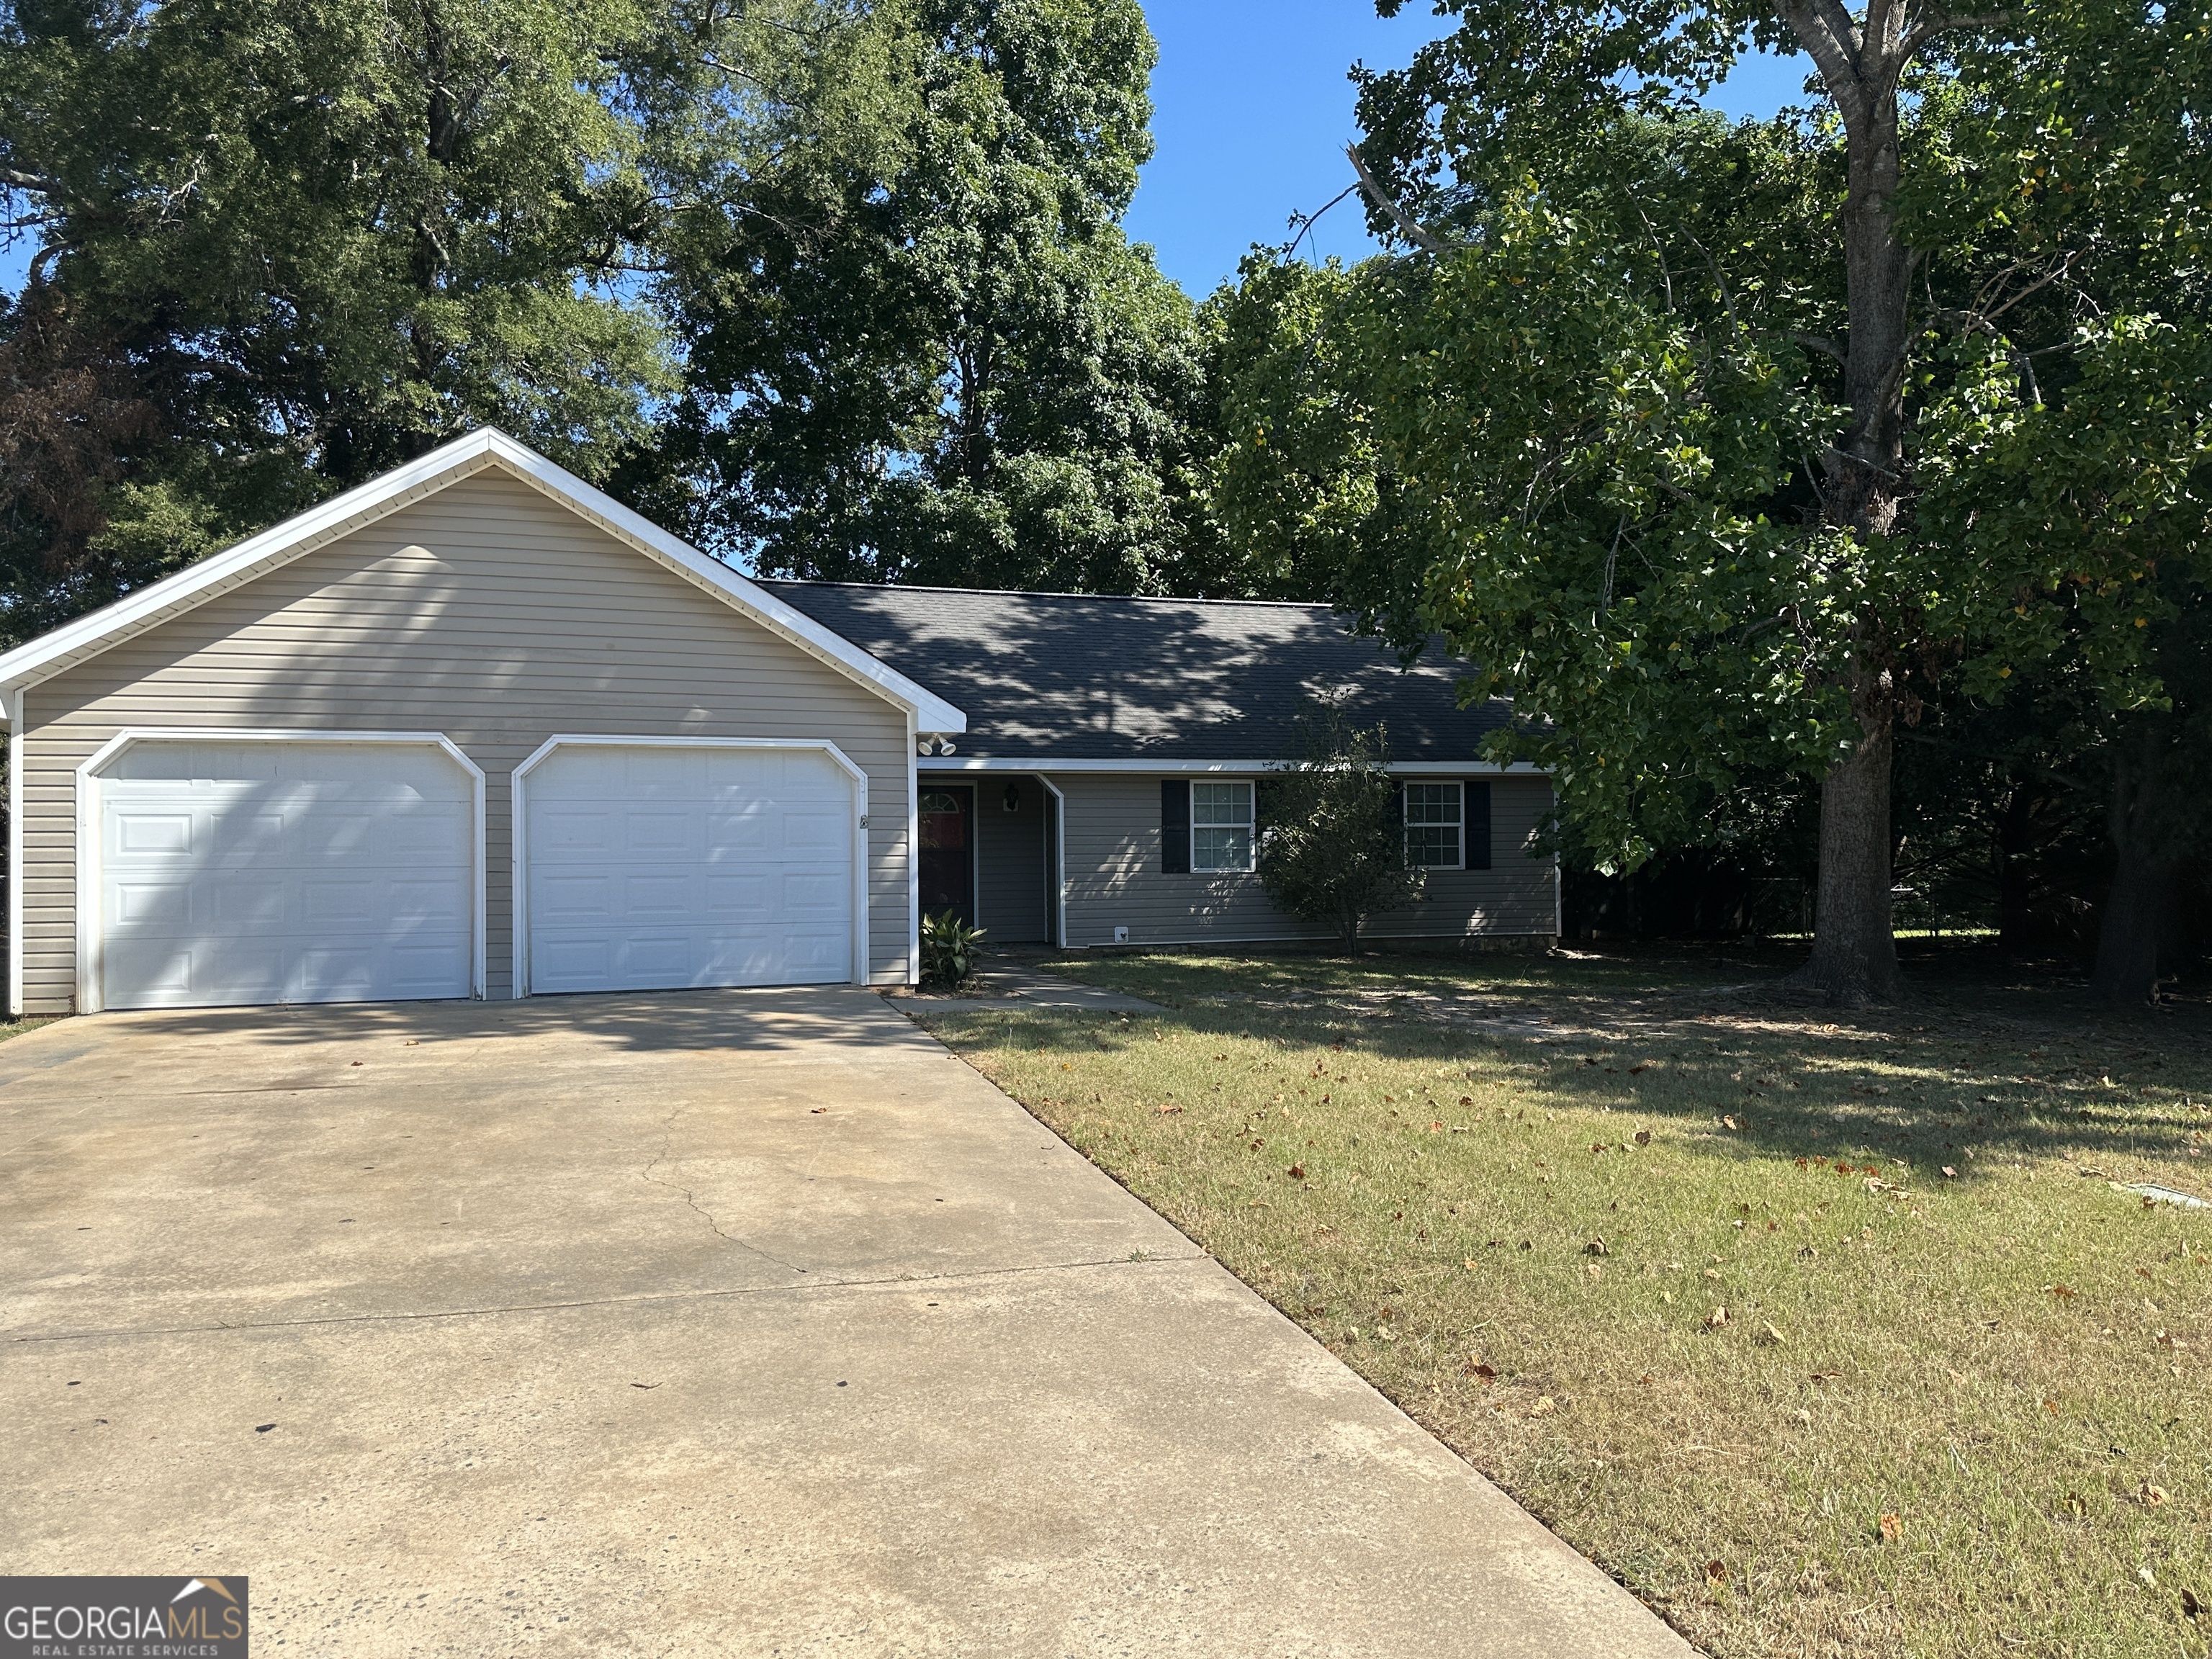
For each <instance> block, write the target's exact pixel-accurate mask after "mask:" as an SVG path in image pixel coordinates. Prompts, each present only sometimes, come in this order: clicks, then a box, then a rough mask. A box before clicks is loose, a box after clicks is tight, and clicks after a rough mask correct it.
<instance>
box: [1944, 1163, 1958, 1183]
mask: <svg viewBox="0 0 2212 1659" xmlns="http://www.w3.org/2000/svg"><path fill="white" fill-rule="evenodd" d="M1958 1178H1959V1172H1958V1171H1957V1170H1954V1169H1953V1168H1952V1167H1951V1166H1950V1165H1949V1164H1945V1165H1944V1166H1943V1179H1944V1180H1946V1181H1956V1180H1957V1179H1958Z"/></svg>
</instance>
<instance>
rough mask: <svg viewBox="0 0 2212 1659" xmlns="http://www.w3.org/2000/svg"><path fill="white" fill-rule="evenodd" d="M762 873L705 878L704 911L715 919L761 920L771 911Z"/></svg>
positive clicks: (716, 875)
mask: <svg viewBox="0 0 2212 1659" xmlns="http://www.w3.org/2000/svg"><path fill="white" fill-rule="evenodd" d="M768 889H769V878H767V877H766V876H764V875H757V874H749V875H742V876H736V875H722V874H720V873H717V874H714V875H710V876H709V877H708V878H707V914H708V915H709V916H711V917H712V918H714V920H715V921H749V920H750V921H766V920H767V919H768V918H769V915H772V914H773V910H772V908H771V906H770V903H769V890H768Z"/></svg>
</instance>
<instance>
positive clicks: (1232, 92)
mask: <svg viewBox="0 0 2212 1659" xmlns="http://www.w3.org/2000/svg"><path fill="white" fill-rule="evenodd" d="M1145 15H1146V17H1147V18H1148V19H1149V20H1150V21H1151V23H1152V33H1153V35H1154V36H1155V37H1156V38H1157V39H1158V41H1159V43H1160V62H1159V67H1158V69H1157V70H1154V71H1153V73H1152V104H1153V109H1154V113H1153V116H1152V137H1153V139H1154V141H1155V144H1156V148H1155V149H1154V151H1153V155H1152V161H1151V162H1150V163H1149V164H1148V165H1147V166H1146V168H1145V172H1144V178H1143V182H1142V183H1141V184H1139V186H1138V189H1137V199H1136V201H1135V202H1134V203H1133V204H1132V205H1131V207H1130V210H1129V221H1128V223H1129V234H1130V235H1131V236H1132V237H1133V238H1134V239H1135V240H1138V241H1140V242H1150V243H1152V246H1154V247H1155V248H1156V249H1158V253H1159V262H1160V268H1161V269H1162V270H1164V271H1166V272H1167V274H1168V275H1169V276H1172V277H1174V278H1175V280H1176V282H1178V283H1182V286H1183V288H1184V289H1186V290H1188V292H1189V293H1190V294H1191V295H1193V296H1194V297H1203V296H1204V295H1206V294H1208V293H1210V292H1211V291H1212V289H1213V287H1214V285H1215V284H1216V283H1218V282H1220V281H1221V279H1222V278H1224V277H1225V276H1232V275H1234V274H1235V272H1236V270H1237V260H1238V259H1239V258H1242V257H1243V254H1244V252H1245V251H1246V250H1247V249H1248V248H1249V247H1250V246H1251V245H1252V244H1253V243H1255V242H1263V243H1268V244H1274V243H1279V242H1282V241H1284V240H1286V238H1287V233H1286V232H1285V228H1284V227H1285V224H1286V222H1288V220H1289V218H1290V216H1291V214H1292V213H1294V212H1297V213H1311V212H1313V211H1314V210H1316V209H1317V208H1319V207H1320V206H1321V205H1322V204H1323V203H1324V202H1326V201H1328V199H1329V197H1332V196H1334V195H1335V194H1336V193H1337V192H1338V191H1340V190H1342V189H1343V188H1344V187H1345V186H1346V185H1348V184H1350V183H1351V182H1352V166H1351V163H1350V162H1348V161H1346V160H1345V159H1344V147H1345V146H1346V144H1348V143H1351V142H1352V140H1353V139H1354V138H1356V137H1358V128H1357V127H1355V126H1354V125H1353V124H1352V99H1353V92H1352V83H1351V82H1349V81H1348V80H1346V78H1345V72H1346V70H1348V69H1349V68H1350V67H1351V66H1352V64H1354V63H1355V62H1364V63H1365V64H1367V65H1368V67H1370V69H1396V68H1399V67H1401V66H1402V65H1403V64H1407V63H1408V62H1409V61H1411V59H1412V58H1413V52H1414V49H1415V48H1416V47H1418V46H1420V44H1421V43H1422V42H1423V41H1425V40H1429V39H1431V38H1432V37H1433V36H1435V35H1437V34H1439V33H1443V32H1444V30H1445V28H1446V27H1447V26H1448V25H1449V22H1450V21H1453V20H1450V19H1439V18H1436V17H1433V16H1431V15H1430V14H1429V11H1428V8H1427V6H1426V5H1425V4H1424V3H1423V0H1409V3H1408V4H1407V7H1406V9H1405V10H1404V11H1403V12H1401V13H1400V14H1399V15H1397V16H1396V17H1395V18H1392V19H1390V20H1389V21H1384V20H1383V19H1381V18H1378V17H1376V15H1375V8H1374V5H1373V3H1372V0H1145ZM1808 67H1809V64H1808V63H1807V61H1806V60H1805V59H1803V58H1794V59H1790V60H1788V61H1787V62H1784V61H1778V60H1775V59H1771V58H1770V59H1762V60H1759V61H1757V62H1754V63H1751V64H1745V65H1744V66H1743V67H1742V68H1741V69H1739V70H1737V72H1736V73H1735V75H1734V76H1731V77H1730V78H1729V84H1728V85H1727V86H1725V87H1723V88H1721V89H1720V91H1719V92H1718V93H1717V94H1716V95H1715V96H1714V97H1713V98H1712V100H1711V103H1712V104H1713V105H1714V106H1715V107H1717V108H1719V109H1723V110H1726V111H1727V112H1729V113H1730V114H1732V115H1769V114H1771V113H1773V112H1774V111H1775V110H1777V109H1778V108H1780V107H1781V106H1783V105H1784V104H1785V103H1796V102H1798V101H1800V98H1799V92H1800V89H1801V88H1802V86H1803V84H1804V78H1805V73H1806V70H1807V69H1808ZM1306 246H1310V247H1312V248H1315V249H1316V250H1318V252H1320V253H1321V254H1322V255H1328V254H1331V253H1335V254H1340V255H1342V256H1343V257H1344V258H1346V259H1356V258H1360V257H1362V256H1364V255H1365V254H1368V253H1370V252H1374V246H1375V245H1374V244H1373V243H1372V242H1371V241H1370V240H1368V237H1367V234H1366V229H1365V223H1364V216H1362V214H1361V213H1360V212H1359V210H1358V204H1357V202H1356V201H1346V202H1341V203H1339V204H1337V206H1336V207H1335V208H1334V210H1332V211H1331V212H1330V213H1329V214H1328V216H1327V217H1325V218H1324V219H1322V222H1320V223H1319V224H1318V225H1316V227H1315V228H1314V230H1313V233H1312V234H1311V236H1310V238H1309V240H1308V244H1307V245H1306ZM1300 252H1302V253H1303V252H1305V248H1304V247H1301V249H1300Z"/></svg>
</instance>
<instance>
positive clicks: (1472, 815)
mask: <svg viewBox="0 0 2212 1659" xmlns="http://www.w3.org/2000/svg"><path fill="white" fill-rule="evenodd" d="M1460 797H1461V800H1460V818H1461V821H1462V822H1461V829H1460V834H1461V835H1462V837H1464V840H1463V842H1462V844H1463V845H1464V847H1465V848H1466V850H1467V867H1468V869H1470V870H1487V869H1488V868H1490V786H1489V785H1488V784H1487V783H1480V782H1477V781H1475V780H1474V779H1473V778H1470V779H1468V781H1466V782H1465V783H1462V785H1460Z"/></svg>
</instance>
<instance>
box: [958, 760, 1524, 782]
mask: <svg viewBox="0 0 2212 1659" xmlns="http://www.w3.org/2000/svg"><path fill="white" fill-rule="evenodd" d="M915 764H916V765H917V766H918V767H919V768H920V769H921V770H922V771H924V772H1122V773H1136V774H1140V775H1144V776H1146V777H1155V778H1157V777H1175V776H1179V775H1183V774H1186V773H1188V774H1201V773H1207V772H1233V773H1240V774H1241V773H1247V772H1279V771H1282V770H1285V769H1287V768H1291V767H1295V766H1296V765H1297V762H1296V761H1293V760H1218V761H1217V760H1166V759H1162V760H1061V759H1059V758H1057V757H1053V756H1048V755H1039V756H1036V757H1031V758H1028V759H1024V758H1021V757H1006V756H1000V755H951V756H936V755H926V756H924V757H921V759H920V760H918V761H917V762H916V763H915ZM1390 770H1391V771H1392V772H1394V773H1403V774H1405V775H1407V776H1408V777H1422V776H1435V777H1451V778H1466V777H1504V776H1512V777H1530V778H1534V777H1549V776H1550V775H1551V769H1550V768H1549V767H1547V766H1537V765H1534V764H1533V763H1530V762H1528V761H1515V762H1514V763H1512V764H1511V765H1510V766H1500V765H1498V763H1496V762H1494V761H1394V762H1392V763H1391V764H1390Z"/></svg>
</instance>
